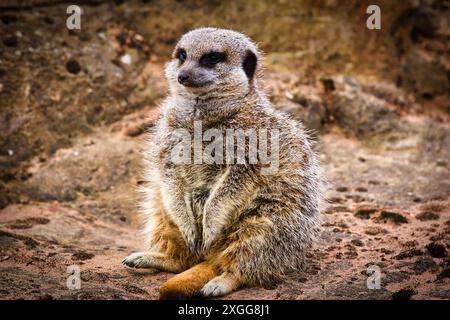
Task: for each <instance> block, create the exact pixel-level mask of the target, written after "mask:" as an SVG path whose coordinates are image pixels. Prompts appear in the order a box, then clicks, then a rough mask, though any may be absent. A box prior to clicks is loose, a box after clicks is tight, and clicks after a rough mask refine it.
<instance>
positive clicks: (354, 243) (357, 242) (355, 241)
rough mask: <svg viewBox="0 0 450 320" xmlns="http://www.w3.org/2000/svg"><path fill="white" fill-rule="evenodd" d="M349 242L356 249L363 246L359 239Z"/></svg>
mask: <svg viewBox="0 0 450 320" xmlns="http://www.w3.org/2000/svg"><path fill="white" fill-rule="evenodd" d="M350 242H351V244H353V245H355V246H357V247H362V246H364V242H362V241H361V240H360V239H352V240H351V241H350Z"/></svg>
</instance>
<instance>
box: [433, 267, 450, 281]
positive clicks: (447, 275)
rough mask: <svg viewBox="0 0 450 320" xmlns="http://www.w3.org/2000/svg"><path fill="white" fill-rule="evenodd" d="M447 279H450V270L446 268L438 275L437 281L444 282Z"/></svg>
mask: <svg viewBox="0 0 450 320" xmlns="http://www.w3.org/2000/svg"><path fill="white" fill-rule="evenodd" d="M447 278H450V268H445V269H444V270H442V271H441V273H439V274H438V275H437V277H436V280H442V279H447Z"/></svg>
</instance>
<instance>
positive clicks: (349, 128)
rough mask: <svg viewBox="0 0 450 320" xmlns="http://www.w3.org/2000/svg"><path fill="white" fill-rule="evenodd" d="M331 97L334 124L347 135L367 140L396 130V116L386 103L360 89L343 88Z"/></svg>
mask: <svg viewBox="0 0 450 320" xmlns="http://www.w3.org/2000/svg"><path fill="white" fill-rule="evenodd" d="M345 88H346V89H344V90H339V91H336V93H335V94H333V96H332V98H331V99H332V102H331V104H332V105H333V109H332V113H333V114H334V117H335V120H336V122H337V123H338V124H339V126H340V127H341V128H342V129H343V130H344V132H346V133H347V134H349V135H352V136H356V137H360V138H367V137H369V136H373V135H377V134H384V133H386V132H391V131H394V130H396V129H397V128H398V127H399V126H400V124H399V118H398V116H397V115H396V114H395V113H394V112H393V111H391V110H390V109H389V108H388V106H387V104H386V102H385V101H384V100H381V99H379V98H377V97H375V96H372V95H370V94H367V93H364V92H363V91H362V90H360V89H355V88H351V87H348V86H345Z"/></svg>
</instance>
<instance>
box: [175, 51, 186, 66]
mask: <svg viewBox="0 0 450 320" xmlns="http://www.w3.org/2000/svg"><path fill="white" fill-rule="evenodd" d="M176 58H177V59H178V60H180V62H181V63H183V62H184V61H186V58H187V54H186V50H184V49H178V51H177V54H176Z"/></svg>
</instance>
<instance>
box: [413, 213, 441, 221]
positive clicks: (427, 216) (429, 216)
mask: <svg viewBox="0 0 450 320" xmlns="http://www.w3.org/2000/svg"><path fill="white" fill-rule="evenodd" d="M416 218H417V219H419V220H420V221H430V220H438V219H439V215H438V214H437V213H434V212H431V211H424V212H421V213H419V214H418V215H416Z"/></svg>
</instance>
